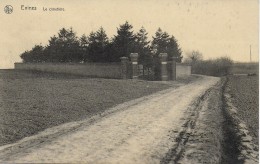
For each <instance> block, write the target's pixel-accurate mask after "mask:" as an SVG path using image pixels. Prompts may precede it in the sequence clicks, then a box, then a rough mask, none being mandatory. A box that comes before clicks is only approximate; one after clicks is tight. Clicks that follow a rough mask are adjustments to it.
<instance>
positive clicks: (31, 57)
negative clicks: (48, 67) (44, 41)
mask: <svg viewBox="0 0 260 164" xmlns="http://www.w3.org/2000/svg"><path fill="white" fill-rule="evenodd" d="M44 50H45V47H43V46H42V45H35V46H34V47H33V48H32V50H30V51H25V52H24V53H22V54H21V55H20V57H21V58H22V60H23V62H25V63H27V62H45V61H46V57H45V56H44Z"/></svg>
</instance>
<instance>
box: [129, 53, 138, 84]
mask: <svg viewBox="0 0 260 164" xmlns="http://www.w3.org/2000/svg"><path fill="white" fill-rule="evenodd" d="M130 58H131V63H132V78H133V79H137V78H138V62H137V60H138V53H131V54H130Z"/></svg>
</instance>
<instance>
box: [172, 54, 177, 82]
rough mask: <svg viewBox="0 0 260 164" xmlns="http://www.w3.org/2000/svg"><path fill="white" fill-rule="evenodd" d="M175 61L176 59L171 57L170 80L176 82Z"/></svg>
mask: <svg viewBox="0 0 260 164" xmlns="http://www.w3.org/2000/svg"><path fill="white" fill-rule="evenodd" d="M176 59H177V57H172V80H176V73H177V72H176Z"/></svg>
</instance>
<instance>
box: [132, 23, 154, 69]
mask: <svg viewBox="0 0 260 164" xmlns="http://www.w3.org/2000/svg"><path fill="white" fill-rule="evenodd" d="M147 35H148V33H147V32H146V30H145V28H144V27H141V29H140V30H139V32H138V33H137V34H136V36H135V38H136V43H135V44H136V46H135V47H136V50H137V52H138V54H139V58H138V62H139V63H140V64H143V66H144V67H151V65H152V56H151V48H150V45H149V44H150V41H148V37H147Z"/></svg>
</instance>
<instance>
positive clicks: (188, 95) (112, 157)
mask: <svg viewBox="0 0 260 164" xmlns="http://www.w3.org/2000/svg"><path fill="white" fill-rule="evenodd" d="M218 81H219V78H216V77H206V76H202V78H199V79H197V80H196V81H194V82H192V83H189V84H187V85H183V86H180V87H178V88H175V89H171V90H169V91H168V92H166V93H164V94H158V95H157V96H152V97H151V98H150V99H148V100H145V101H142V102H140V103H137V104H135V105H133V106H130V107H128V109H127V110H120V111H117V112H115V113H113V114H110V115H107V116H105V117H103V118H101V119H100V120H98V121H96V122H94V123H93V124H90V125H88V126H84V127H81V128H80V129H78V130H77V131H74V132H73V133H68V134H67V135H63V136H59V137H57V138H55V139H53V140H51V141H50V142H48V143H45V144H40V145H37V146H32V147H29V148H27V151H26V152H27V153H22V154H20V155H19V154H18V155H15V156H13V157H12V158H11V159H9V160H8V162H15V163H16V162H22V163H26V162H33V163H35V162H37V163H38V162H40V163H45V162H48V163H54V162H66V163H71V162H73V163H77V162H87V163H160V160H161V159H162V158H163V157H164V156H165V154H166V153H167V152H168V150H169V149H171V148H172V147H173V145H174V144H175V143H174V142H172V141H173V139H172V138H171V139H169V136H170V131H171V132H172V131H176V132H179V131H181V128H182V127H181V126H182V124H183V122H184V121H185V120H184V119H185V111H186V110H187V109H188V108H189V107H190V106H191V105H192V103H193V102H194V101H195V100H196V99H197V98H198V97H199V96H201V95H203V94H204V93H205V91H206V90H208V89H209V88H210V87H211V86H213V85H215V84H216V83H217V82H218ZM171 137H174V136H171ZM176 137H177V136H176ZM0 160H1V159H0Z"/></svg>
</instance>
